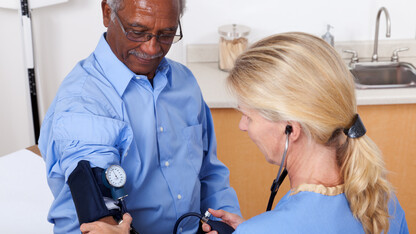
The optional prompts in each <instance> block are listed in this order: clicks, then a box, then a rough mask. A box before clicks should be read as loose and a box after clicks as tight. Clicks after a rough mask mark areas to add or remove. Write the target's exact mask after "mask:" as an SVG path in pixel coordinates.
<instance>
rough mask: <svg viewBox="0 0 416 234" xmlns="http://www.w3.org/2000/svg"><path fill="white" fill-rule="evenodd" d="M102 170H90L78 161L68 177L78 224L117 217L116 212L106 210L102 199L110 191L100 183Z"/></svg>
mask: <svg viewBox="0 0 416 234" xmlns="http://www.w3.org/2000/svg"><path fill="white" fill-rule="evenodd" d="M102 173H104V169H102V168H98V167H95V168H91V166H90V163H89V162H88V161H85V160H81V161H79V163H78V165H77V167H76V168H75V169H74V171H73V172H72V173H71V174H70V175H69V178H68V185H69V189H70V190H71V194H72V199H73V200H74V204H75V209H76V211H77V215H78V220H79V224H82V223H89V222H93V221H97V220H99V219H101V218H103V217H106V216H113V217H116V216H119V215H120V214H119V211H118V210H108V209H107V206H106V205H105V202H104V198H103V197H111V191H110V189H108V188H107V187H105V186H104V184H103V182H102Z"/></svg>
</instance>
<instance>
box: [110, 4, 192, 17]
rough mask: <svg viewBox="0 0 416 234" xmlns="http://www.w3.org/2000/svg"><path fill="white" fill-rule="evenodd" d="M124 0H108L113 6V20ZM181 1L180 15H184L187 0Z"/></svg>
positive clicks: (111, 6)
mask: <svg viewBox="0 0 416 234" xmlns="http://www.w3.org/2000/svg"><path fill="white" fill-rule="evenodd" d="M123 1H124V0H107V4H108V6H109V7H110V8H111V10H112V12H111V20H114V17H115V14H114V13H115V12H117V11H118V10H120V8H121V7H122V5H123ZM178 1H179V17H182V15H183V13H184V11H185V5H186V0H178Z"/></svg>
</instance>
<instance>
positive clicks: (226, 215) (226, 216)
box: [202, 209, 245, 234]
mask: <svg viewBox="0 0 416 234" xmlns="http://www.w3.org/2000/svg"><path fill="white" fill-rule="evenodd" d="M208 211H209V213H211V215H212V216H214V217H217V218H220V219H222V221H223V222H224V223H226V224H228V225H230V226H231V227H233V228H234V229H236V228H237V226H238V225H240V223H242V222H244V221H245V220H244V219H243V218H241V217H240V216H239V215H236V214H233V213H230V212H227V211H224V210H213V209H208ZM202 230H203V231H204V232H207V233H208V234H218V233H217V232H216V231H211V226H209V225H208V224H206V223H204V224H202Z"/></svg>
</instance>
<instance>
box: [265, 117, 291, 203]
mask: <svg viewBox="0 0 416 234" xmlns="http://www.w3.org/2000/svg"><path fill="white" fill-rule="evenodd" d="M292 131H293V128H292V126H290V125H286V129H285V134H286V143H285V151H284V152H283V156H282V162H281V163H280V167H279V171H278V172H277V176H276V179H274V180H273V183H272V186H271V187H270V191H271V194H270V198H269V203H268V204H267V208H266V211H270V210H271V209H272V206H273V201H274V198H275V196H276V194H277V191H279V188H280V185H281V184H282V183H283V181H284V180H285V178H286V176H287V170H286V168H285V169H284V170H283V172H282V168H283V166H284V163H285V159H286V155H287V150H288V148H289V135H290V134H291V133H292Z"/></svg>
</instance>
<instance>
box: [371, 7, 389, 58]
mask: <svg viewBox="0 0 416 234" xmlns="http://www.w3.org/2000/svg"><path fill="white" fill-rule="evenodd" d="M383 11H384V14H385V15H386V37H390V32H391V24H390V16H389V12H388V11H387V9H386V8H385V7H382V8H380V10H378V13H377V20H376V35H375V37H374V52H373V57H372V59H371V61H372V62H377V61H378V55H377V50H378V29H379V24H380V15H381V12H383Z"/></svg>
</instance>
